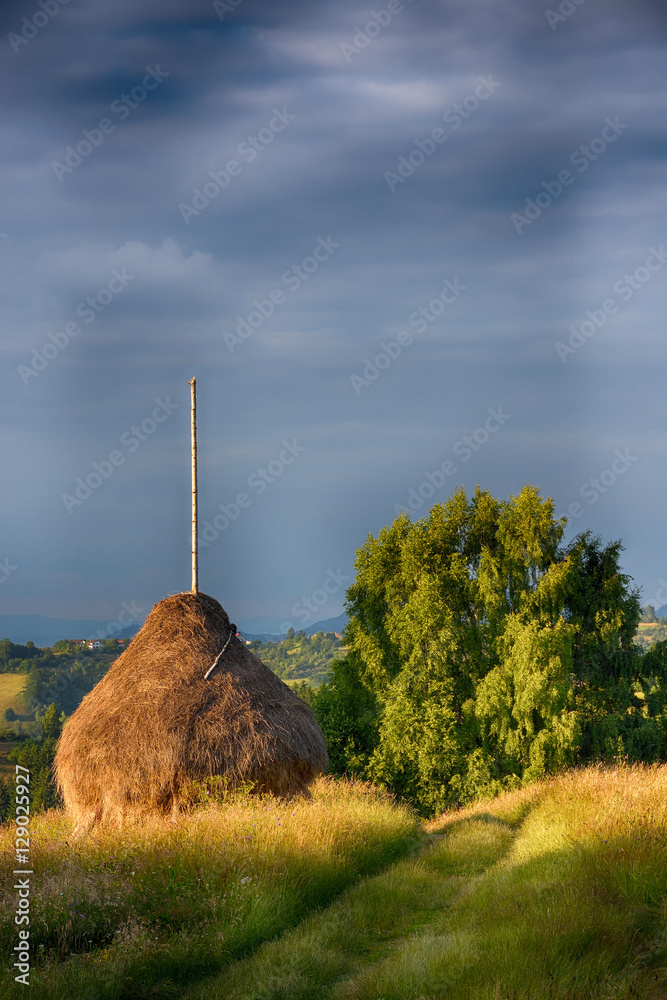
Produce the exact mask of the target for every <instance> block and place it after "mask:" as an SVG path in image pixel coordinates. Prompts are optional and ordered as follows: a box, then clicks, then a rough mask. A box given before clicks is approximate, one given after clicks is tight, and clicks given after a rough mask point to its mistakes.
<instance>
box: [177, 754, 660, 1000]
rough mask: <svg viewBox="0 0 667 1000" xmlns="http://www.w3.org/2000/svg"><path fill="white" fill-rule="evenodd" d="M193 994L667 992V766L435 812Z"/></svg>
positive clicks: (589, 995)
mask: <svg viewBox="0 0 667 1000" xmlns="http://www.w3.org/2000/svg"><path fill="white" fill-rule="evenodd" d="M428 829H429V833H430V841H431V842H430V845H429V846H427V847H426V848H424V849H423V850H422V852H421V853H420V855H419V856H418V857H412V858H410V859H408V860H404V861H401V862H398V863H397V864H395V865H393V866H392V867H391V868H390V869H389V870H387V871H386V872H384V873H382V874H381V875H379V876H376V877H374V878H369V879H365V880H364V881H362V882H361V883H360V884H359V885H357V886H355V887H354V888H353V889H351V890H349V891H348V892H346V893H345V894H344V895H343V896H342V897H341V898H340V899H338V900H337V901H336V902H335V903H333V904H332V905H331V906H330V907H329V908H328V909H326V910H325V911H323V912H321V913H318V914H315V915H313V916H311V917H309V918H308V919H307V920H305V921H304V922H303V923H302V924H301V925H300V926H299V927H297V928H295V929H294V930H292V931H290V932H288V933H287V934H285V935H284V936H283V937H282V938H280V939H278V940H276V941H273V942H271V943H269V944H266V945H265V946H263V947H262V948H260V949H259V950H258V951H257V952H256V953H255V954H253V955H252V956H251V957H249V958H247V959H245V960H243V961H240V962H236V963H235V964H234V965H233V966H231V967H230V968H229V969H227V970H225V971H224V972H223V973H222V974H221V975H220V976H218V977H217V978H216V979H215V980H214V981H212V982H211V981H207V982H205V983H200V984H195V985H193V986H192V987H191V988H190V990H188V991H187V992H186V993H185V994H183V996H184V997H185V998H187V1000H213V998H223V997H224V998H225V1000H227V998H229V1000H232V998H233V1000H315V998H327V1000H430V998H442V1000H445V998H446V1000H546V998H553V1000H556V998H560V1000H566V998H567V1000H621V998H624V1000H625V998H630V997H636V998H641V1000H665V997H667V768H666V767H662V768H660V769H657V768H653V769H648V768H636V769H632V770H618V771H603V772H601V771H599V770H587V771H582V772H579V773H573V774H570V775H567V776H565V777H563V778H561V779H559V780H556V781H554V782H552V783H548V784H544V783H543V784H539V785H534V786H532V787H530V788H526V789H523V790H521V791H519V792H514V793H511V794H508V795H504V796H501V797H500V798H498V799H496V800H494V801H492V802H486V803H481V804H479V805H476V806H474V807H471V808H467V809H464V810H461V811H459V812H456V813H453V814H452V815H448V816H446V817H443V818H441V819H440V820H437V821H435V822H433V823H431V824H429V828H428Z"/></svg>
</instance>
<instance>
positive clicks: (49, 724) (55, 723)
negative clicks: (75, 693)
mask: <svg viewBox="0 0 667 1000" xmlns="http://www.w3.org/2000/svg"><path fill="white" fill-rule="evenodd" d="M42 725H43V726H44V736H46V737H47V739H49V738H50V739H54V740H57V739H58V737H59V736H60V730H61V724H60V718H59V712H58V709H57V708H56V703H55V702H53V701H52V702H51V704H50V705H49V707H48V708H47V710H46V714H45V716H44V720H43V723H42Z"/></svg>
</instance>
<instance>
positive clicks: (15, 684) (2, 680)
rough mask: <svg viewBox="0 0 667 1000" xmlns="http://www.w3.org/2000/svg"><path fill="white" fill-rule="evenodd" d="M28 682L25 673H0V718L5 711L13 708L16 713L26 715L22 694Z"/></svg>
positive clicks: (26, 708) (26, 709)
mask: <svg viewBox="0 0 667 1000" xmlns="http://www.w3.org/2000/svg"><path fill="white" fill-rule="evenodd" d="M27 683H28V677H27V674H0V720H2V719H4V717H5V711H6V709H8V708H13V709H14V711H15V712H16V714H17V715H26V714H27V712H28V705H27V703H26V700H25V696H24V694H23V692H24V690H25V687H26V684H27Z"/></svg>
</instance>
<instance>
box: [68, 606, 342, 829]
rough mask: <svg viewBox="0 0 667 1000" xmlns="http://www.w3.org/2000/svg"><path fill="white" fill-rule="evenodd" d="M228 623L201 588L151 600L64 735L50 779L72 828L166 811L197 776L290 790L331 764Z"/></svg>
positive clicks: (290, 698) (294, 706) (308, 724)
mask: <svg viewBox="0 0 667 1000" xmlns="http://www.w3.org/2000/svg"><path fill="white" fill-rule="evenodd" d="M234 630H235V626H231V625H230V621H229V618H228V617H227V615H226V613H225V611H224V610H223V608H222V607H221V606H220V604H218V602H217V601H215V600H213V598H211V597H207V596H206V595H205V594H201V593H199V594H196V595H195V594H192V593H184V594H176V595H175V596H173V597H167V598H166V599H165V600H163V601H160V602H159V603H158V604H156V605H155V607H154V608H153V610H152V611H151V613H150V615H149V616H148V618H147V619H146V621H145V623H144V625H143V628H142V629H141V631H140V632H138V634H137V635H136V636H135V637H134V639H133V640H132V642H131V644H130V646H129V647H128V648H127V650H126V651H125V652H124V653H123V654H122V655H121V656H120V657H119V658H118V659H117V660H116V661H115V662H114V663H113V665H112V667H111V669H110V670H109V672H108V673H107V674H106V676H105V677H103V679H102V680H101V681H100V682H99V684H97V685H96V687H95V688H94V689H93V690H92V691H91V692H90V694H88V695H87V696H86V697H85V698H84V699H83V701H82V702H81V704H80V705H79V707H78V709H77V710H76V712H75V713H74V714H73V715H72V717H71V719H69V720H68V722H67V724H66V726H65V729H64V731H63V734H62V736H61V738H60V743H59V747H58V752H57V754H56V761H55V770H56V776H57V781H58V785H59V788H60V791H61V794H62V796H63V799H64V802H65V806H66V809H67V811H68V812H69V813H70V814H71V815H72V816H73V817H74V818H75V819H76V821H77V823H78V824H79V827H83V828H86V827H90V826H91V825H92V824H93V823H95V822H99V823H103V824H109V823H118V824H122V823H124V822H126V821H128V820H131V819H136V818H138V817H140V816H146V815H149V814H155V813H168V812H170V811H171V812H172V813H173V812H175V811H177V810H178V808H179V806H180V804H181V803H182V797H183V794H184V792H185V790H186V787H187V785H188V784H189V782H190V781H191V780H192V779H205V778H208V777H210V776H212V775H221V776H223V777H224V778H225V779H226V783H228V785H229V787H236V786H238V785H239V784H240V783H242V782H248V781H251V782H253V783H254V787H255V789H256V790H257V791H259V792H273V793H274V794H276V795H279V796H285V797H288V796H292V795H295V794H299V793H304V792H307V788H308V784H309V782H310V781H312V780H313V778H314V777H315V776H316V775H317V774H319V773H320V772H321V771H323V770H324V769H325V768H326V766H327V763H328V760H327V752H326V747H325V743H324V737H323V736H322V733H321V731H320V728H319V726H318V725H317V722H316V721H315V718H314V716H313V714H312V712H311V711H310V709H309V708H308V707H307V705H305V704H304V703H303V702H302V701H300V699H299V698H297V697H296V695H294V694H293V693H292V691H291V690H290V689H289V688H288V687H287V685H286V684H283V682H282V681H281V680H280V679H279V678H278V677H276V675H275V674H274V673H272V671H271V670H269V668H268V667H266V666H265V665H264V664H263V663H262V661H261V660H260V659H258V657H257V656H255V655H254V653H252V652H251V651H250V650H249V649H248V648H247V646H246V645H245V644H244V643H243V642H241V641H240V640H239V639H238V638H237V637H236V635H235V632H234ZM216 661H217V662H216ZM214 664H215V666H213V665H214ZM212 666H213V669H212V670H211V667H212ZM207 675H208V676H207Z"/></svg>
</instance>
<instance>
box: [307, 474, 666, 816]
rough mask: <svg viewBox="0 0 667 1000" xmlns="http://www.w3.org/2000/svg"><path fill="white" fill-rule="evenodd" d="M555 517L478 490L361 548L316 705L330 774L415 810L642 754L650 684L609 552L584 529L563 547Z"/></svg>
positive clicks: (631, 609)
mask: <svg viewBox="0 0 667 1000" xmlns="http://www.w3.org/2000/svg"><path fill="white" fill-rule="evenodd" d="M565 521H566V519H565V518H561V519H557V518H556V517H555V514H554V506H553V501H552V500H551V499H543V498H542V497H541V496H540V493H539V491H538V490H537V489H536V488H535V487H533V486H526V487H524V489H523V490H522V491H521V493H520V494H519V495H518V496H515V497H510V498H509V499H508V500H506V501H500V500H498V499H496V498H494V497H493V496H491V495H490V494H489V493H488V492H487V491H485V490H481V489H480V488H479V487H478V488H477V490H476V491H475V493H474V494H473V495H472V496H471V497H470V498H468V497H467V496H466V493H465V491H464V490H459V491H457V492H455V493H454V494H453V496H452V497H451V498H450V499H449V500H448V501H447V502H446V503H444V504H439V505H437V506H435V507H433V508H432V510H431V511H430V512H429V514H428V516H427V517H426V518H425V519H424V520H421V521H418V522H416V523H411V521H410V518H409V516H408V515H401V516H399V517H398V518H397V519H396V521H394V523H393V524H392V525H391V526H390V527H386V528H384V529H383V530H382V531H381V532H380V534H379V536H378V538H377V539H374V538H372V537H370V536H369V538H368V540H367V542H366V544H365V545H364V546H363V547H362V548H361V549H360V550H359V552H358V554H357V561H356V569H357V576H356V579H355V582H354V584H353V585H352V587H350V589H349V590H348V593H347V609H348V612H349V616H350V621H349V625H348V627H347V629H346V633H345V636H346V640H347V642H348V645H349V649H350V652H349V654H348V656H347V657H346V660H345V661H342V662H340V663H338V664H336V665H335V667H334V669H333V671H332V680H331V681H330V682H329V683H328V684H327V685H325V686H324V687H323V689H321V692H320V693H318V696H317V700H316V711H317V712H318V717H319V718H320V721H321V725H322V727H323V729H324V732H325V735H326V737H327V740H328V742H329V745H330V747H332V748H333V750H332V752H331V759H332V766H333V769H334V770H336V771H338V772H341V773H342V772H344V771H346V770H354V771H355V772H356V773H364V774H366V775H368V776H369V777H373V778H374V779H376V780H378V781H381V782H383V783H384V784H386V785H387V786H388V787H390V788H392V789H393V790H394V791H395V792H397V793H399V794H401V795H403V796H405V797H406V798H409V799H411V800H412V801H413V802H414V803H415V804H416V805H417V806H418V807H419V808H420V809H421V810H422V811H424V812H427V813H429V812H433V811H435V810H437V809H442V808H443V807H444V806H446V805H448V804H453V803H455V802H460V801H465V800H467V799H469V798H472V797H474V796H475V795H479V794H482V793H484V794H486V793H491V792H495V791H498V790H499V789H501V788H504V787H515V786H516V785H517V784H520V783H522V782H526V781H531V780H534V779H536V778H538V777H540V776H541V775H544V774H549V773H553V772H555V771H557V770H558V769H560V768H562V767H566V766H569V765H571V764H573V763H575V762H577V761H579V760H585V759H596V758H599V757H600V756H605V755H609V750H610V748H611V747H613V748H614V751H615V752H618V748H619V747H621V746H622V747H625V748H627V747H628V746H630V745H632V747H633V748H634V749H633V753H634V754H635V759H647V757H646V754H647V752H648V751H647V747H648V748H653V749H652V750H651V753H654V752H655V747H656V746H657V745H658V744H660V734H661V732H662V730H661V729H660V725H661V724H660V723H659V721H658V717H657V716H656V714H655V713H656V709H655V705H656V704H657V701H656V698H657V695H656V694H655V691H654V688H655V687H656V685H657V686H658V688H660V684H661V683H662V682H661V681H659V680H656V679H655V677H653V679H651V680H650V681H646V682H641V678H640V673H641V656H640V655H639V652H638V649H637V647H635V646H634V644H633V637H634V634H635V631H636V628H637V622H638V620H639V616H640V614H641V608H640V605H639V599H638V594H637V592H636V591H634V590H632V588H631V587H630V580H629V578H628V577H627V576H625V575H624V574H623V573H621V571H620V568H619V557H620V552H621V551H622V546H621V544H620V542H613V543H610V544H608V545H606V546H603V545H602V543H601V541H600V539H599V538H593V537H591V535H590V533H584V534H583V535H580V536H578V537H577V538H576V539H575V540H574V542H572V543H571V544H570V545H569V546H567V547H565V548H563V547H562V538H563V531H564V525H565ZM343 662H344V666H343ZM656 662H657V661H656ZM658 672H659V671H658ZM654 674H656V671H654ZM656 676H657V674H656ZM642 683H644V687H643V688H642ZM647 685H648V687H647ZM651 685H652V686H651ZM640 688H641V689H642V690H645V689H646V690H649V689H650V691H653V694H651V695H650V698H652V699H653V701H652V702H651V705H650V706H649V707H648V708H647V705H648V702H647V701H646V698H647V697H649V695H645V696H644V700H643V701H642V698H641V697H640V693H638V692H639V689H640ZM355 699H357V701H359V700H364V699H365V704H364V709H363V711H359V710H358V709H357V707H356V705H355ZM651 706H653V707H651ZM361 718H363V727H362V731H363V738H360V734H359V729H358V726H359V720H360V719H361ZM347 729H349V730H350V732H349V733H348V732H347ZM651 759H653V758H651Z"/></svg>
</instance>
